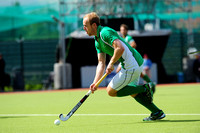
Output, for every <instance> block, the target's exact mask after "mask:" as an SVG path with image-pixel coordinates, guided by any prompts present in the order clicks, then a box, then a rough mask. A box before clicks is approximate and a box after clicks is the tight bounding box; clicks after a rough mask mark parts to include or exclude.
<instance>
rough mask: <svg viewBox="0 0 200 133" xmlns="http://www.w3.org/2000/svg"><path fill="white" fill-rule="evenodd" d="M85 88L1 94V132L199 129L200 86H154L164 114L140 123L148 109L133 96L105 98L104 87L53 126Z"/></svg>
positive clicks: (169, 132) (111, 132) (117, 132)
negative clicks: (81, 89) (79, 89)
mask: <svg viewBox="0 0 200 133" xmlns="http://www.w3.org/2000/svg"><path fill="white" fill-rule="evenodd" d="M86 92H87V90H84V91H51V92H41V93H40V92H39V93H37V92H33V93H8V94H0V133H63V132H66V133H68V132H69V133H144V132H148V133H174V132H176V133H188V132H190V133H199V132H200V97H199V94H200V84H180V85H166V86H159V85H158V86H157V91H156V94H155V96H154V101H155V104H156V105H157V106H158V107H159V108H160V109H162V110H163V111H164V112H165V113H166V114H168V115H167V117H166V118H165V119H163V120H161V121H155V122H143V121H142V119H143V118H144V117H147V116H148V115H149V114H150V112H149V111H148V110H147V109H145V108H144V107H143V106H141V105H140V104H138V103H137V102H136V101H135V100H134V99H133V98H131V97H122V98H113V97H109V96H108V95H107V94H106V91H105V90H102V89H100V90H98V91H96V92H95V94H93V95H92V94H91V96H90V97H89V98H88V99H87V100H86V101H85V103H84V104H83V105H82V106H81V107H80V108H79V109H78V110H77V112H76V113H75V114H76V115H74V116H72V117H71V118H70V119H69V120H68V121H66V122H61V124H60V125H59V126H56V125H54V124H53V122H54V120H55V119H57V118H58V116H57V115H59V114H60V113H65V114H67V113H68V112H69V111H70V110H71V109H72V108H73V107H74V106H75V105H76V104H77V103H78V101H79V100H80V99H81V98H82V97H83V96H84V95H85V93H86ZM3 114H13V115H3ZM14 114H15V115H14ZM18 114H53V115H51V116H29V115H18ZM78 114H140V115H78ZM145 114H147V115H145Z"/></svg>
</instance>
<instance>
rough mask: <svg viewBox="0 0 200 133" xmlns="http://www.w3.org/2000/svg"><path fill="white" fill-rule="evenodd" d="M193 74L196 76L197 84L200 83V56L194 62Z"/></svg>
mask: <svg viewBox="0 0 200 133" xmlns="http://www.w3.org/2000/svg"><path fill="white" fill-rule="evenodd" d="M193 72H194V74H195V75H196V82H200V54H198V55H196V59H195V60H194V64H193Z"/></svg>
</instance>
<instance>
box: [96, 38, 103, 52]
mask: <svg viewBox="0 0 200 133" xmlns="http://www.w3.org/2000/svg"><path fill="white" fill-rule="evenodd" d="M95 48H96V51H97V53H103V52H102V51H101V49H100V47H99V43H98V42H97V41H96V40H95Z"/></svg>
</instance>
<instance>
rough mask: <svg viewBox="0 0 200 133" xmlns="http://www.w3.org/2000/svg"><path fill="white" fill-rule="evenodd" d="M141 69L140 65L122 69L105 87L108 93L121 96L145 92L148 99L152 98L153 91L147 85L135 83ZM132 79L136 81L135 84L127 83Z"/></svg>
mask: <svg viewBox="0 0 200 133" xmlns="http://www.w3.org/2000/svg"><path fill="white" fill-rule="evenodd" d="M141 71H142V67H138V68H137V69H133V70H124V69H122V70H121V71H120V72H119V73H117V74H116V75H115V76H114V77H113V79H112V80H111V82H110V83H109V85H108V87H107V92H108V95H110V96H118V97H123V96H129V95H133V94H137V93H143V92H145V93H146V94H147V95H148V97H149V99H151V100H152V96H153V93H152V90H151V88H150V87H149V85H137V84H138V81H139V77H140V74H141ZM134 81H135V82H136V83H135V84H133V85H128V84H129V83H131V82H134Z"/></svg>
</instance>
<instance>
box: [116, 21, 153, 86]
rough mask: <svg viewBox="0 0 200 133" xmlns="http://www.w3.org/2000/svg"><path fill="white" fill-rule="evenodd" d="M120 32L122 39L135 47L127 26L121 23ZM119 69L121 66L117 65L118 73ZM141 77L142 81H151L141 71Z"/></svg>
mask: <svg viewBox="0 0 200 133" xmlns="http://www.w3.org/2000/svg"><path fill="white" fill-rule="evenodd" d="M120 33H121V34H122V37H123V38H124V40H125V41H126V42H127V43H128V44H130V45H131V47H133V48H136V47H137V44H136V42H135V41H134V39H133V38H132V37H131V36H130V35H128V26H127V25H125V24H121V26H120ZM120 70H121V66H120V65H118V67H117V69H116V72H117V73H118V72H119V71H120ZM140 77H141V78H143V80H144V81H146V82H147V83H150V82H152V81H151V79H150V78H149V76H148V75H147V74H144V73H141V75H140ZM153 86H154V87H155V84H153Z"/></svg>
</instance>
